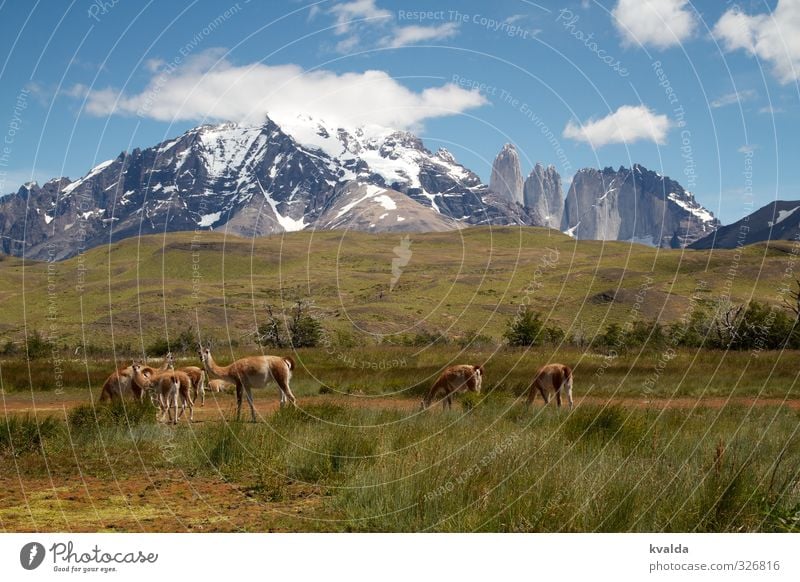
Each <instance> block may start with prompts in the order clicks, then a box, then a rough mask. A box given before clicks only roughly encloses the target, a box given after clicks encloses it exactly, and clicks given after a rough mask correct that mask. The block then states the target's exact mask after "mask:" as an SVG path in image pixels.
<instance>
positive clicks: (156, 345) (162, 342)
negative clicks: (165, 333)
mask: <svg viewBox="0 0 800 582" xmlns="http://www.w3.org/2000/svg"><path fill="white" fill-rule="evenodd" d="M169 351H170V349H169V342H168V341H167V340H166V339H165V338H159V339H157V340H156V341H154V342H153V343H151V344H150V345H149V346H147V354H148V355H150V356H155V357H157V358H161V357H164V356H166V355H167V354H168V353H169Z"/></svg>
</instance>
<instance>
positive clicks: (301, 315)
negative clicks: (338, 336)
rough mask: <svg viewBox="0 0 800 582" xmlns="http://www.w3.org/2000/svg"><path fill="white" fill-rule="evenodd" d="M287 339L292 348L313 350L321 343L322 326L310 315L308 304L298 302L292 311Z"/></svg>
mask: <svg viewBox="0 0 800 582" xmlns="http://www.w3.org/2000/svg"><path fill="white" fill-rule="evenodd" d="M289 338H290V340H291V343H292V347H294V348H314V347H317V346H318V345H319V343H320V342H321V341H322V324H321V323H320V322H319V320H318V319H317V318H315V317H314V316H313V315H311V313H310V307H309V305H308V303H304V302H301V301H298V302H297V304H296V305H295V306H294V308H293V309H292V316H291V318H290V319H289Z"/></svg>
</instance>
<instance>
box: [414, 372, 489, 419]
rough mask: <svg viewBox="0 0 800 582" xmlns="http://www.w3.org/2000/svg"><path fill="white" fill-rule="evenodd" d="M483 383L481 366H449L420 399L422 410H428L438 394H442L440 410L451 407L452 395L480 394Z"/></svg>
mask: <svg viewBox="0 0 800 582" xmlns="http://www.w3.org/2000/svg"><path fill="white" fill-rule="evenodd" d="M482 382H483V366H472V365H469V364H459V365H455V366H450V367H449V368H447V369H446V370H445V371H444V372H442V374H441V376H439V378H438V379H437V380H436V382H434V384H433V386H431V388H430V390H428V393H427V394H426V395H425V398H423V399H422V408H423V409H425V408H428V407H429V406H430V405H431V402H433V399H434V398H436V395H437V394H438V393H439V392H444V398H442V408H443V409H447V408H452V407H453V395H454V394H457V393H458V392H480V391H481V384H482Z"/></svg>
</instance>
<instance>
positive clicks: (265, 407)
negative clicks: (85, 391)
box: [0, 392, 800, 422]
mask: <svg viewBox="0 0 800 582" xmlns="http://www.w3.org/2000/svg"><path fill="white" fill-rule="evenodd" d="M298 401H299V406H300V407H301V408H302V407H303V405H304V404H306V405H324V404H336V405H340V406H350V407H354V408H370V409H381V408H382V409H393V410H406V411H409V412H413V411H416V410H417V409H418V408H419V400H416V399H412V398H387V397H381V396H377V397H368V396H352V395H330V394H326V395H315V396H307V397H301V398H299V399H298ZM87 402H89V399H88V397H87V398H81V397H80V396H79V395H77V394H76V393H75V392H68V393H62V394H56V393H55V392H36V393H33V396H32V395H31V393H30V392H15V393H11V394H5V395H3V399H2V400H0V413H3V414H37V415H54V416H57V417H62V418H63V417H65V416H66V411H67V410H69V409H71V408H74V407H76V406H79V405H81V404H86V403H87ZM254 404H255V407H256V412H257V413H258V414H260V415H266V414H270V413H273V412H275V411H276V410H277V409H278V406H279V405H278V400H277V398H275V397H274V396H273V395H272V394H269V395H266V394H257V395H255V398H254ZM554 404H555V403H552V405H554ZM585 404H590V405H599V406H603V405H619V406H624V407H635V408H655V409H664V408H675V409H691V408H696V407H701V408H722V407H724V406H759V407H760V406H786V407H788V408H791V409H793V410H800V399H794V400H783V399H780V398H751V397H742V396H736V397H731V398H724V397H716V396H715V397H708V398H692V397H685V396H684V397H679V398H671V399H666V398H653V399H645V398H634V397H628V396H623V397H607V396H578V397H576V398H575V405H576V406H581V405H585ZM535 406H542V401H541V400H537V401H536V404H535ZM235 410H236V399H235V397H234V396H233V395H232V394H213V393H212V394H209V395H207V396H206V405H205V406H204V407H201V406H199V405H196V406H195V409H194V417H195V420H196V421H198V422H203V421H213V420H222V418H223V417H228V418H229V417H230V416H231V415H232V414H234V412H235ZM249 414H250V412H249V408H248V406H247V403H246V402H245V403H244V404H243V405H242V415H243V416H244V417H245V418H247V417H249Z"/></svg>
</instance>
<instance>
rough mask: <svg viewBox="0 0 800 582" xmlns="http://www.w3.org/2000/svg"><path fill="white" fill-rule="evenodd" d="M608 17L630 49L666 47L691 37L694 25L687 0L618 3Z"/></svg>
mask: <svg viewBox="0 0 800 582" xmlns="http://www.w3.org/2000/svg"><path fill="white" fill-rule="evenodd" d="M611 14H612V15H613V16H614V26H616V27H617V30H618V31H619V33H620V35H622V40H623V44H626V45H629V46H635V45H638V44H642V45H649V46H653V47H655V48H658V49H665V48H669V47H671V46H675V45H678V44H680V43H681V42H683V41H685V40H687V39H689V38H691V36H692V34H693V33H694V31H695V28H696V26H697V20H696V18H695V15H694V13H693V12H692V10H691V7H690V6H689V1H688V0H619V1H618V2H617V5H616V6H615V7H614V9H613V10H612V11H611Z"/></svg>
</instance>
